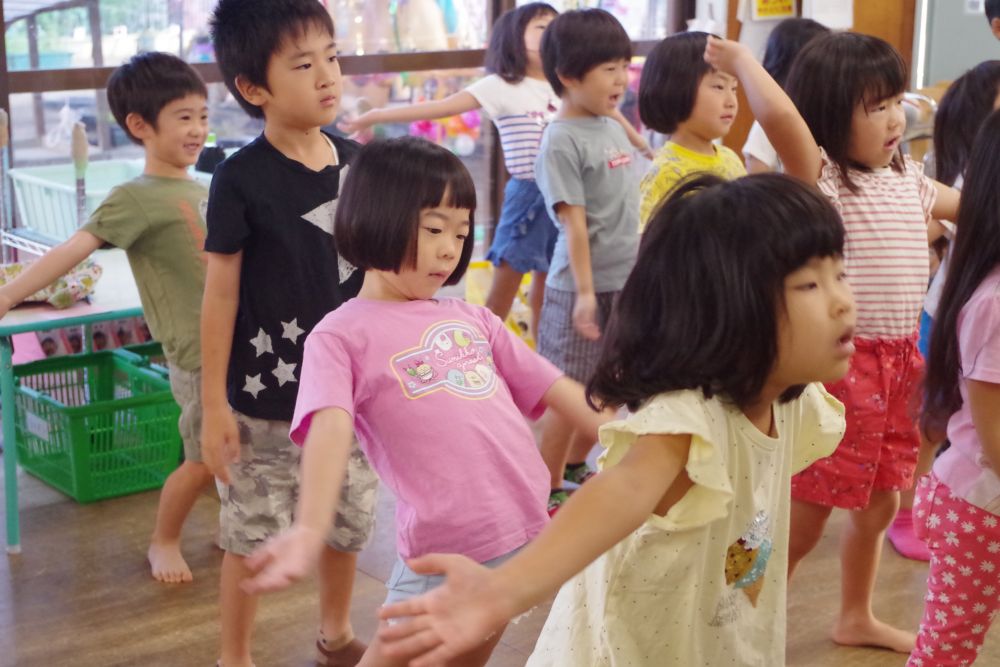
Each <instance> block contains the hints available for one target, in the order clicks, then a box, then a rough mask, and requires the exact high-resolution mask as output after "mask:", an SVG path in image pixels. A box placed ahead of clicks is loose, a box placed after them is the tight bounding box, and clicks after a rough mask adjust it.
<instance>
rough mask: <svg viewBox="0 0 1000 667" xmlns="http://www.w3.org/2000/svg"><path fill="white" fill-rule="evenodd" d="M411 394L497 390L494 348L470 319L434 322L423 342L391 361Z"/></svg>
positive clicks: (470, 395) (468, 395)
mask: <svg viewBox="0 0 1000 667" xmlns="http://www.w3.org/2000/svg"><path fill="white" fill-rule="evenodd" d="M389 365H390V366H391V367H392V370H393V372H394V373H395V374H396V377H397V378H398V379H399V384H400V386H401V387H402V389H403V393H404V394H405V395H406V397H407V398H414V399H416V398H422V397H423V396H427V395H430V394H433V393H435V392H437V391H447V392H449V393H451V394H453V395H455V396H459V397H461V398H473V399H475V398H486V397H488V396H490V395H492V394H493V392H494V391H495V390H496V384H497V379H496V372H495V371H494V365H493V350H492V348H491V347H490V343H489V341H488V340H487V339H486V336H484V335H483V333H482V332H481V331H479V329H477V328H476V327H475V326H474V325H471V324H469V323H467V322H458V321H447V322H438V323H436V324H434V325H432V326H431V327H430V328H428V329H427V331H425V332H424V334H423V336H421V339H420V343H419V344H418V345H417V346H415V347H412V348H410V349H408V350H404V351H403V352H400V353H399V354H396V355H395V356H393V357H392V359H391V360H390V362H389Z"/></svg>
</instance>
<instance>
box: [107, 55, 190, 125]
mask: <svg viewBox="0 0 1000 667" xmlns="http://www.w3.org/2000/svg"><path fill="white" fill-rule="evenodd" d="M107 88H108V106H110V107H111V113H112V114H113V115H114V117H115V122H117V123H118V125H119V126H120V127H121V128H122V129H123V130H125V134H127V135H128V138H129V139H131V140H132V141H133V142H135V143H137V144H141V143H142V142H141V141H140V140H139V139H138V138H137V137H135V136H133V135H132V133H131V132H129V129H128V125H126V124H125V119H126V118H127V117H128V115H129V114H130V113H136V114H139V117H140V118H142V119H143V120H144V121H146V122H147V123H149V124H150V125H151V126H152V127H153V129H156V119H157V117H159V115H160V112H161V111H162V110H163V107H165V106H167V105H168V104H170V103H171V102H173V101H174V100H179V99H181V98H183V97H187V96H188V95H201V96H202V97H206V98H207V97H208V91H207V90H206V89H205V82H204V81H202V80H201V77H200V76H198V73H197V72H195V71H194V69H192V67H191V66H190V65H188V64H187V63H186V62H184V61H183V60H181V59H180V58H178V57H177V56H174V55H170V54H169V53H159V52H155V51H154V52H150V53H140V54H139V55H137V56H132V58H131V59H130V60H129V61H128V62H127V63H125V64H124V65H122V66H121V67H118V68H117V69H116V70H115V71H114V72H112V73H111V77H110V78H108V86H107Z"/></svg>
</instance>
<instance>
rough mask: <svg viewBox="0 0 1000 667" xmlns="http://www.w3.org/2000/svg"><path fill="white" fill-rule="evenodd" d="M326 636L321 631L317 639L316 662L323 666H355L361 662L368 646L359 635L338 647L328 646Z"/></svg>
mask: <svg viewBox="0 0 1000 667" xmlns="http://www.w3.org/2000/svg"><path fill="white" fill-rule="evenodd" d="M326 645H327V640H326V637H324V636H323V633H322V632H321V633H320V634H319V638H318V639H317V640H316V664H317V665H322V666H323V667H354V666H355V665H357V664H358V663H359V662H361V657H362V656H363V655H364V654H365V650H367V648H368V646H367V645H366V644H365V643H364V642H362V641H361V640H359V639H358V638H357V637H352V638H351V640H350V641H349V642H347V643H346V644H344V645H343V646H341V647H340V648H337V649H333V650H331V649H329V648H327V646H326Z"/></svg>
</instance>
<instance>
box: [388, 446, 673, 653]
mask: <svg viewBox="0 0 1000 667" xmlns="http://www.w3.org/2000/svg"><path fill="white" fill-rule="evenodd" d="M690 444H691V438H690V436H687V435H647V436H641V437H640V438H638V439H637V440H636V442H635V443H634V444H633V445H632V447H631V448H630V449H629V451H628V453H627V454H626V455H625V457H624V458H623V459H622V461H621V462H619V463H618V464H617V465H615V466H613V467H612V468H609V469H608V470H605V471H603V472H602V473H601V474H600V475H598V476H597V477H595V478H593V479H592V480H590V481H589V482H587V483H586V484H585V485H583V486H582V487H581V488H580V489H579V490H578V491H577V492H576V493H574V494H573V496H572V497H571V498H570V499H569V501H568V502H567V503H566V504H565V505H563V506H562V508H561V509H560V510H559V513H558V514H556V516H555V518H554V519H553V520H552V523H551V524H549V526H548V527H547V528H546V529H545V530H544V531H542V533H541V534H540V535H539V536H538V537H537V538H536V539H535V540H534V541H533V542H531V543H530V544H528V546H526V547H525V548H524V550H523V551H521V552H520V553H519V554H517V555H516V556H514V557H513V558H511V559H510V560H509V561H508V562H506V563H504V564H503V565H501V566H500V567H499V568H497V569H496V570H488V569H486V568H484V567H483V566H481V565H477V564H476V563H474V562H472V561H470V560H469V559H467V558H464V557H462V556H446V555H440V554H438V555H429V556H425V557H423V558H418V559H414V560H412V561H410V563H409V565H410V567H411V568H413V569H414V570H415V571H417V572H423V573H431V572H444V573H445V575H446V577H447V579H446V581H445V583H444V585H442V586H441V587H439V588H437V589H435V590H433V591H431V592H430V593H428V594H426V595H423V596H421V597H418V598H413V599H411V600H407V601H405V602H400V603H397V604H394V605H389V606H388V607H385V608H384V609H382V611H381V612H380V615H381V617H382V618H398V617H405V616H413V617H414V618H412V619H408V620H405V621H401V622H399V623H398V624H396V625H390V626H387V627H384V628H383V629H382V630H380V631H379V637H380V638H381V639H382V640H383V642H385V644H386V652H387V653H389V654H391V655H396V656H408V655H411V654H423V655H422V657H420V658H417V659H414V660H412V661H411V662H410V665H411V666H412V667H429V666H431V665H440V664H444V663H445V662H446V661H447V660H448V659H450V658H453V657H455V656H458V655H461V654H462V653H464V652H466V651H468V650H471V649H473V648H475V647H476V646H478V645H479V644H481V643H482V642H483V641H484V640H485V639H486V638H487V637H489V636H490V635H491V633H493V632H496V631H497V630H499V629H500V628H501V627H503V625H504V623H506V622H507V620H509V619H510V618H513V617H514V616H516V615H517V614H519V613H522V612H524V611H527V610H528V609H531V608H532V607H534V606H536V605H537V604H539V603H541V602H542V601H544V600H545V599H547V598H548V597H549V596H551V595H552V594H553V593H554V592H555V591H556V590H557V589H558V588H559V586H561V585H562V584H563V583H565V582H566V581H568V580H569V579H570V577H572V576H574V575H575V574H577V573H578V572H580V571H581V570H583V569H584V568H585V567H586V566H587V565H588V564H589V563H591V562H592V561H593V560H594V559H596V558H597V557H598V556H600V555H601V554H603V553H604V552H605V551H607V550H608V549H609V548H611V547H612V546H614V545H615V544H617V543H618V542H620V541H621V540H622V539H624V538H625V537H626V536H627V535H628V534H629V533H631V532H632V531H634V530H635V529H636V528H638V527H639V526H640V525H641V524H642V522H643V521H645V520H646V519H647V518H648V517H649V515H650V514H651V513H652V512H654V511H656V512H658V513H665V512H666V510H667V509H668V508H669V507H670V506H671V505H672V504H673V503H676V502H677V501H678V500H679V499H680V498H681V497H682V496H683V495H684V493H686V492H687V490H688V489H689V488H690V485H691V482H690V480H689V479H688V478H687V475H686V474H684V472H683V470H684V466H685V464H686V462H687V457H688V449H689V448H690Z"/></svg>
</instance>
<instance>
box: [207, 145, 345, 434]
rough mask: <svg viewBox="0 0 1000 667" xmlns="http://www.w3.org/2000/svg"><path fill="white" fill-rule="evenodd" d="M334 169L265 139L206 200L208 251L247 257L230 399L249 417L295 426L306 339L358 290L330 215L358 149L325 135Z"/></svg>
mask: <svg viewBox="0 0 1000 667" xmlns="http://www.w3.org/2000/svg"><path fill="white" fill-rule="evenodd" d="M326 136H327V137H328V138H329V139H330V141H331V142H332V145H333V146H334V148H335V149H336V152H337V156H338V160H339V164H338V166H331V167H326V168H325V169H323V170H322V171H318V172H317V171H313V170H312V169H309V168H308V167H306V166H305V165H303V164H302V163H300V162H297V161H295V160H292V159H290V158H288V157H286V156H285V155H284V154H282V153H281V152H280V151H278V150H277V149H276V148H275V147H274V146H272V145H271V144H270V142H268V141H267V139H266V138H265V137H264V135H263V134H262V135H261V136H259V137H257V139H255V140H254V141H253V142H251V143H250V144H248V145H247V146H245V147H244V148H242V149H241V150H240V151H239V152H237V153H235V154H233V155H232V156H231V157H229V159H227V160H226V161H225V162H223V163H222V164H220V165H219V166H218V168H217V169H216V171H215V175H214V176H213V178H212V187H211V191H210V193H209V198H208V213H207V216H206V218H207V223H208V236H207V237H206V239H205V250H206V251H208V252H214V253H220V254H233V253H237V252H240V251H242V252H243V262H242V268H241V270H240V293H239V307H238V310H237V313H236V325H235V327H234V329H233V346H232V350H231V352H230V355H229V371H228V375H227V380H226V384H227V392H228V395H229V403H230V405H232V407H233V408H234V409H235V410H238V411H239V412H242V413H243V414H245V415H248V416H250V417H257V418H259V419H273V420H280V421H291V419H292V412H293V411H294V409H295V397H296V394H297V392H298V386H299V384H298V378H299V374H300V372H301V367H302V348H303V345H304V344H305V340H306V336H307V335H308V333H309V332H310V331H312V328H313V327H314V326H315V325H316V323H317V322H319V321H320V320H321V319H323V316H325V315H326V314H327V313H328V312H330V311H331V310H333V309H334V308H336V307H337V306H339V305H340V304H342V303H343V302H344V301H346V300H347V299H350V298H351V297H353V296H356V295H357V293H358V290H359V289H360V288H361V281H362V279H363V272H361V271H356V270H355V269H354V267H353V266H351V265H350V264H348V263H347V262H346V261H344V260H342V259H340V258H339V257H338V255H337V250H336V246H335V244H334V239H333V216H334V213H335V211H336V210H337V197H338V195H339V193H340V184H341V183H342V182H343V178H344V176H345V175H346V174H347V172H348V171H349V167H348V165H349V164H350V162H351V160H353V158H354V156H355V155H356V154H357V152H358V150H359V149H360V146H359V145H358V144H357V143H355V142H353V141H350V140H347V139H342V138H340V137H335V136H333V135H326Z"/></svg>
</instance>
